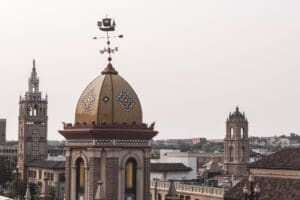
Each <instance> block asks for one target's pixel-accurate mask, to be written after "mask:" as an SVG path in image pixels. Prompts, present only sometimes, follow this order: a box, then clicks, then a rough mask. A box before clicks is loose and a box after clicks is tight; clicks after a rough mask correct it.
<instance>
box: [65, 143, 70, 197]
mask: <svg viewBox="0 0 300 200" xmlns="http://www.w3.org/2000/svg"><path fill="white" fill-rule="evenodd" d="M70 160H71V159H70V148H66V161H65V195H64V196H65V199H66V200H70V190H71V188H70V187H71V185H70V184H71V161H70Z"/></svg>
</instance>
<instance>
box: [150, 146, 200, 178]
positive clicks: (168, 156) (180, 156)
mask: <svg viewBox="0 0 300 200" xmlns="http://www.w3.org/2000/svg"><path fill="white" fill-rule="evenodd" d="M160 152H161V153H160V159H152V160H151V163H182V164H183V165H184V166H186V167H189V168H191V169H192V170H190V171H188V172H187V173H186V176H185V177H182V178H183V179H186V180H188V179H196V178H197V155H198V153H189V152H180V151H179V150H164V149H162V150H160Z"/></svg>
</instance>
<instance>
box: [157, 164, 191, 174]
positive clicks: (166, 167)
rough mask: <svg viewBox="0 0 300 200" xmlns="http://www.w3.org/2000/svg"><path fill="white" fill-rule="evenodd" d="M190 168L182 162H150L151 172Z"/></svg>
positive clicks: (177, 170)
mask: <svg viewBox="0 0 300 200" xmlns="http://www.w3.org/2000/svg"><path fill="white" fill-rule="evenodd" d="M188 171H192V168H190V167H187V166H185V165H184V164H182V163H151V172H188Z"/></svg>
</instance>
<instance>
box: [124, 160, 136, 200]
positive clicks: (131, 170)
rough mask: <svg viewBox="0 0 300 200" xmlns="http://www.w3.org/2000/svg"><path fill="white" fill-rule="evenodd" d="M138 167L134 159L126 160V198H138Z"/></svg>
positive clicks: (131, 199) (130, 199) (129, 199)
mask: <svg viewBox="0 0 300 200" xmlns="http://www.w3.org/2000/svg"><path fill="white" fill-rule="evenodd" d="M136 167H137V164H136V161H135V160H134V159H132V158H131V159H129V160H128V161H127V162H126V178H125V181H126V183H125V200H136Z"/></svg>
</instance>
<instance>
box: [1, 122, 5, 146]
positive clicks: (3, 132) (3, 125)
mask: <svg viewBox="0 0 300 200" xmlns="http://www.w3.org/2000/svg"><path fill="white" fill-rule="evenodd" d="M5 143H6V119H0V145H2V144H5Z"/></svg>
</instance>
